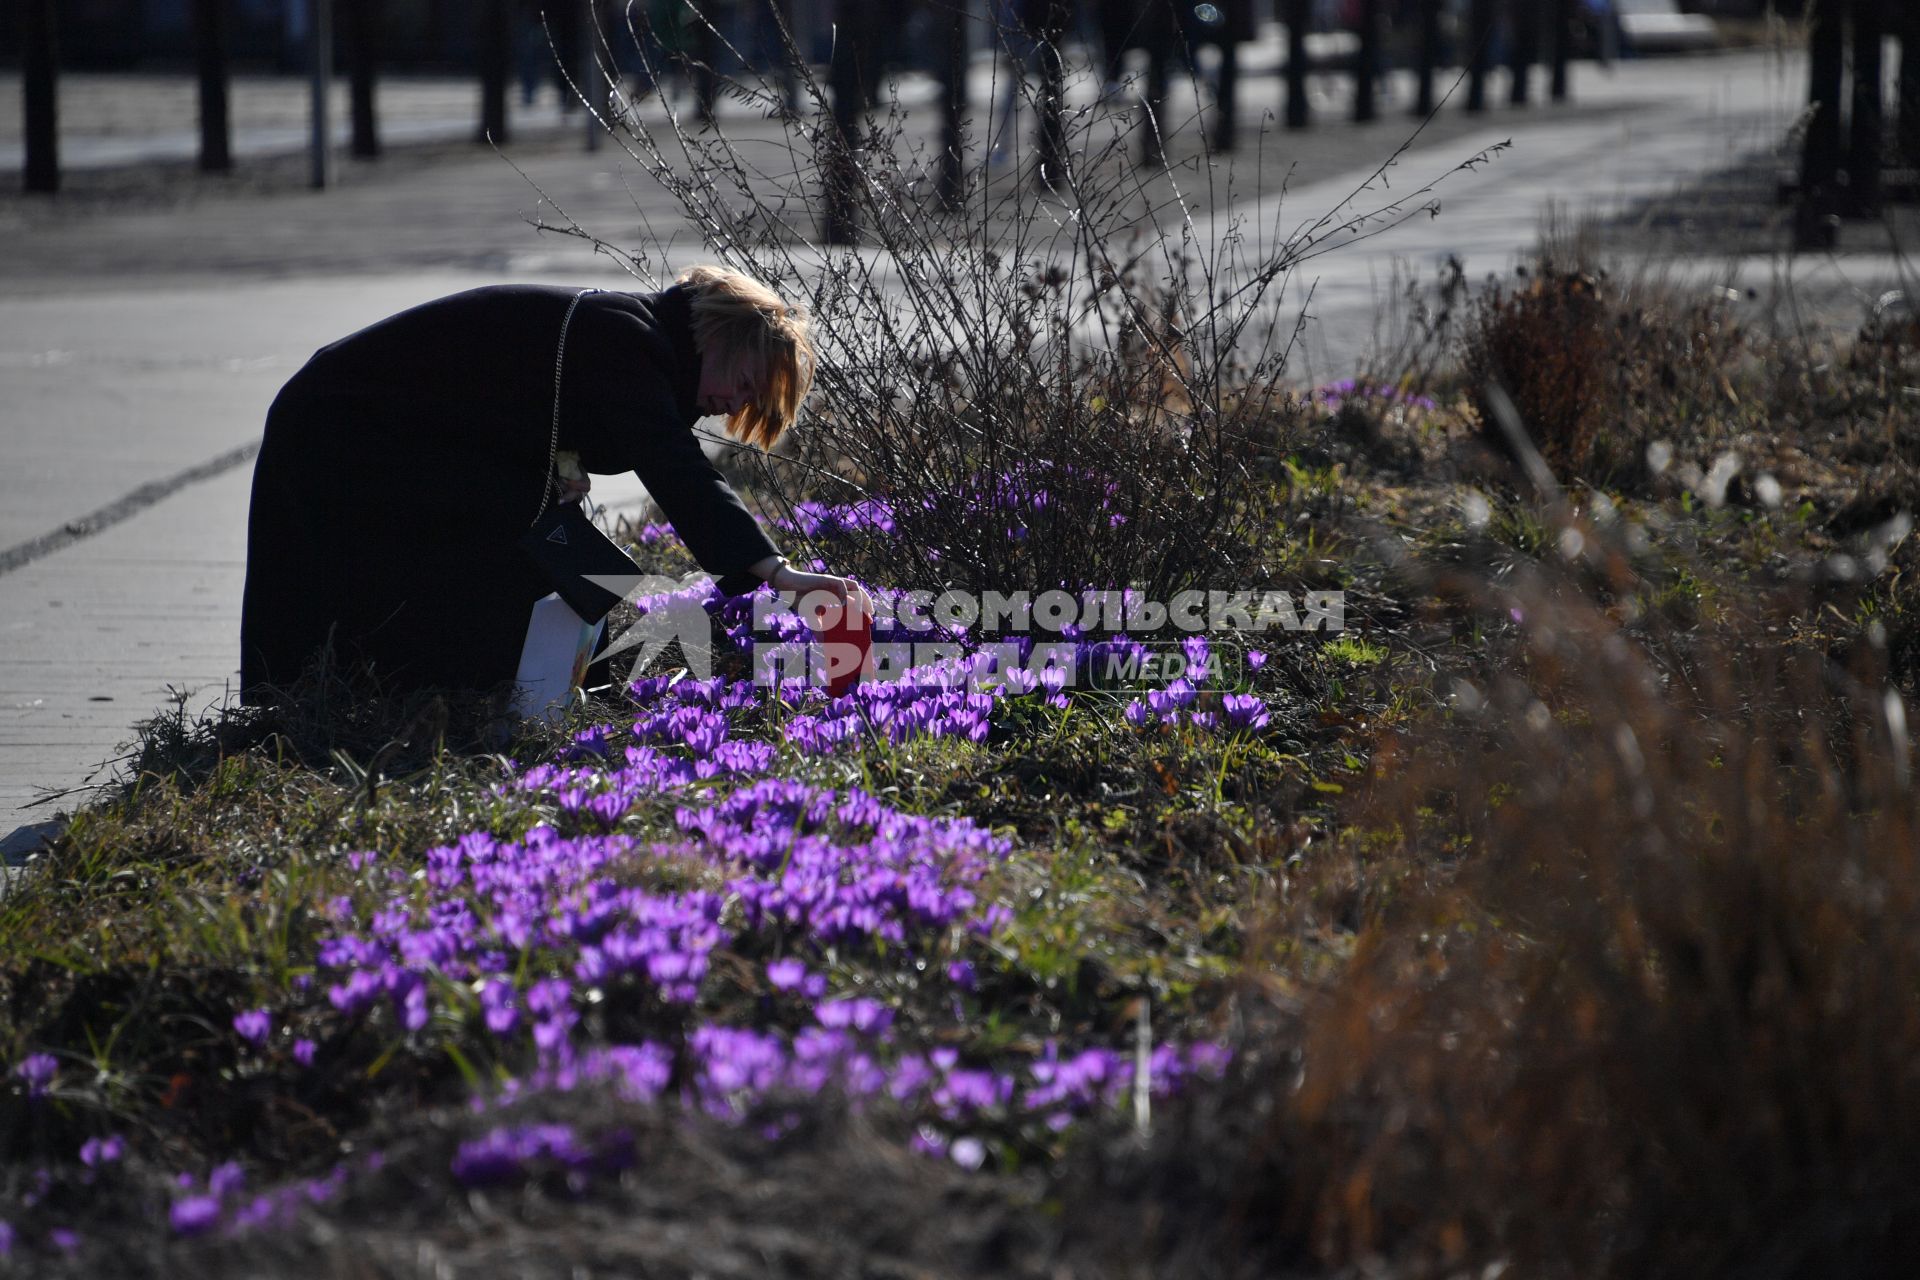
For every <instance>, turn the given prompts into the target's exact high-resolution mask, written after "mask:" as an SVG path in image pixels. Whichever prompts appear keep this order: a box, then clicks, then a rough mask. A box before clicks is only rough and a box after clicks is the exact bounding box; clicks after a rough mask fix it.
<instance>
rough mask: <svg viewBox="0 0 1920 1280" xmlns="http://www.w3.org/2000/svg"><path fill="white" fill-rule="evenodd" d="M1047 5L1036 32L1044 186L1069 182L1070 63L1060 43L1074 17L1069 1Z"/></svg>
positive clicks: (1037, 174) (1049, 0)
mask: <svg viewBox="0 0 1920 1280" xmlns="http://www.w3.org/2000/svg"><path fill="white" fill-rule="evenodd" d="M1044 5H1045V7H1044V8H1043V9H1042V10H1041V19H1040V30H1039V31H1037V32H1035V33H1034V34H1035V35H1037V36H1039V38H1040V102H1039V104H1038V105H1039V108H1040V110H1039V116H1040V137H1039V139H1038V144H1039V145H1038V148H1037V150H1038V159H1039V164H1038V165H1037V166H1036V167H1035V170H1034V178H1035V180H1036V181H1037V182H1038V183H1039V184H1040V185H1041V186H1043V187H1060V186H1063V185H1064V184H1065V182H1066V172H1065V165H1066V160H1067V133H1066V106H1067V66H1066V61H1065V59H1064V58H1062V56H1061V46H1062V45H1064V44H1065V43H1066V41H1067V28H1068V26H1069V25H1070V24H1071V22H1072V20H1073V16H1072V13H1071V11H1070V10H1069V9H1068V8H1067V0H1044Z"/></svg>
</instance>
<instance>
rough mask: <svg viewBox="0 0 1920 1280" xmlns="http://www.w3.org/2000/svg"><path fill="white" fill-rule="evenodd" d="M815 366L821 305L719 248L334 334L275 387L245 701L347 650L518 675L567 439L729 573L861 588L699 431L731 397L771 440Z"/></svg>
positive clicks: (393, 683)
mask: <svg viewBox="0 0 1920 1280" xmlns="http://www.w3.org/2000/svg"><path fill="white" fill-rule="evenodd" d="M576 297H577V298H578V302H577V305H575V300H576ZM570 306H573V307H574V310H573V312H572V315H571V319H570V320H569V321H568V322H567V327H566V346H565V356H564V361H563V362H562V361H560V360H559V355H560V352H559V343H560V338H561V329H562V321H563V319H566V318H567V316H568V308H569V307H570ZM556 364H559V367H560V372H561V376H560V379H559V385H560V392H559V427H558V439H557V449H556V444H555V437H554V431H553V422H554V403H555V394H554V387H555V369H556ZM812 374H813V349H812V345H811V343H810V341H809V339H808V335H807V328H806V318H805V317H804V315H802V314H801V313H799V312H797V311H796V310H794V309H793V308H791V307H789V306H787V305H786V304H785V303H784V302H782V301H781V300H780V299H779V297H778V296H777V295H775V294H774V293H772V292H771V291H770V290H768V289H766V288H765V287H764V286H763V285H760V284H759V283H758V282H756V281H754V280H752V279H751V278H750V277H747V276H744V275H741V274H739V273H737V272H731V271H726V270H723V269H721V268H717V267H699V268H695V269H694V270H693V271H690V272H688V273H687V274H686V275H683V276H682V277H681V278H680V280H679V281H678V282H677V283H676V284H675V285H674V286H673V287H672V288H670V289H667V290H665V291H663V292H661V293H654V294H633V293H621V292H615V291H610V290H608V291H589V292H584V293H583V292H582V291H580V290H577V289H569V288H555V287H549V286H540V285H499V286H493V287H489V288H482V289H472V290H469V291H467V292H465V293H458V294H454V295H452V296H451V297H447V298H441V299H439V300H437V301H434V302H429V303H426V304H424V305H422V306H418V307H415V308H413V309H412V310H409V311H404V312H401V313H400V314H399V315H396V316H393V317H391V318H389V319H386V320H382V321H381V322H379V323H378V324H375V325H372V326H370V327H368V328H366V329H362V330H361V331H360V332H358V333H356V334H353V335H351V336H350V337H347V338H343V339H341V340H340V341H339V342H336V343H333V344H332V345H330V346H327V347H323V348H321V350H320V351H319V352H317V353H316V354H315V355H314V357H313V358H312V359H311V360H309V361H308V362H307V364H306V366H305V367H304V368H302V369H301V370H300V372H299V373H297V374H295V375H294V377H293V379H292V380H291V381H289V382H288V383H287V385H286V386H285V387H284V388H283V389H282V390H281V392H280V394H279V396H278V397H277V398H276V399H275V400H274V403H273V407H272V408H271V409H270V410H269V411H268V414H267V426H266V434H265V438H264V440H263V441H262V444H261V447H260V457H259V460H258V462H257V463H256V464H255V468H254V478H253V503H252V510H251V513H250V516H249V519H248V527H247V582H246V595H245V599H244V602H243V605H242V611H241V622H240V642H241V659H240V669H241V670H240V683H241V697H242V700H243V701H245V702H249V703H258V702H263V701H267V700H269V698H270V696H271V693H272V691H273V690H274V689H276V688H282V687H285V686H287V685H289V684H291V683H292V682H293V681H294V680H295V679H297V678H298V677H299V676H300V675H301V674H302V672H303V671H304V670H305V669H306V668H307V667H308V665H309V664H310V663H312V662H313V661H314V659H315V658H316V657H317V656H319V655H320V654H321V653H322V652H323V651H325V650H327V649H328V647H329V646H331V651H332V657H333V660H334V661H335V662H336V664H340V665H344V666H346V667H350V668H359V669H367V670H370V671H371V674H372V675H373V676H374V678H375V679H376V680H377V681H378V682H379V684H380V686H381V687H382V688H383V689H385V690H387V691H402V690H408V689H415V688H420V687H424V686H429V685H432V686H438V687H446V688H464V689H490V688H492V687H494V686H497V685H500V684H502V683H503V682H505V681H507V680H510V679H512V677H513V675H514V673H515V670H516V669H517V666H518V662H519V656H520V649H521V646H522V644H523V642H524V640H525V636H526V628H527V621H528V617H529V614H530V613H531V610H532V606H533V603H534V602H535V601H536V600H538V599H539V598H540V597H541V596H543V595H545V594H547V592H548V591H549V590H551V587H550V585H549V584H548V582H547V581H546V580H545V579H544V578H543V577H542V576H541V574H540V573H539V571H538V570H537V569H536V567H535V566H534V565H533V563H532V562H531V561H530V560H529V559H528V558H527V557H526V555H525V553H524V552H522V551H521V549H520V548H519V546H518V545H517V539H518V538H519V537H520V536H521V535H522V534H523V533H525V532H526V531H527V529H528V527H529V526H530V525H531V524H532V522H533V521H534V519H535V518H536V517H537V516H538V515H539V514H540V512H541V511H542V509H543V508H544V507H545V506H546V505H547V504H548V503H549V502H551V501H553V500H554V499H555V497H556V496H558V497H559V498H560V499H562V500H564V499H565V498H566V497H567V496H569V494H568V493H567V492H566V490H565V485H564V482H563V481H562V480H560V479H559V478H558V477H556V476H555V475H554V472H553V461H554V458H553V455H554V454H555V453H556V452H557V453H570V454H575V455H577V456H578V458H579V461H580V463H581V467H582V469H583V470H585V471H587V472H599V473H602V474H611V473H615V472H620V471H634V472H636V473H637V474H638V475H639V477H640V481H641V483H642V484H644V485H645V486H646V488H647V492H648V493H649V494H651V495H652V496H653V498H654V500H655V501H656V502H657V503H659V505H660V509H661V510H662V512H664V513H665V515H666V517H667V520H668V522H669V523H670V524H672V526H673V528H674V531H675V533H677V534H678V535H679V536H680V538H681V540H682V541H683V542H685V543H686V545H687V549H688V550H689V551H691V552H692V553H693V557H694V559H695V560H697V561H698V562H699V564H700V566H701V567H702V568H703V569H705V570H707V571H708V572H709V573H712V574H713V575H714V576H715V577H716V578H718V579H719V582H720V586H721V589H722V590H724V591H727V592H729V593H739V592H742V591H746V590H749V589H751V588H752V587H754V586H755V585H757V584H758V583H759V582H762V581H768V582H770V583H771V585H773V587H774V588H775V589H776V590H782V591H799V592H811V591H816V590H828V591H831V592H833V593H834V594H835V595H837V596H839V597H840V598H841V599H842V600H845V599H846V598H847V596H848V592H849V591H852V592H854V593H855V594H856V595H857V594H858V588H856V587H852V586H851V584H849V583H846V582H845V581H843V580H842V579H840V578H835V577H828V576H826V575H821V574H809V573H801V572H799V571H797V570H795V569H793V568H792V567H791V566H790V565H788V564H787V563H786V561H785V560H784V559H782V558H781V557H780V555H779V553H778V551H777V550H776V549H775V547H774V545H773V543H772V542H771V541H770V540H769V539H768V538H767V535H766V534H765V533H764V532H763V531H762V530H761V528H760V526H759V525H758V524H757V523H756V522H755V521H754V518H753V516H752V515H751V514H750V513H749V512H748V511H747V509H746V507H745V506H743V505H742V504H741V502H740V499H739V498H738V497H737V496H736V495H735V494H734V492H733V490H732V489H731V488H729V487H728V485H727V483H726V481H725V479H724V478H723V477H722V476H721V475H720V472H719V471H718V470H717V469H716V468H715V467H714V466H713V464H712V463H711V462H710V461H708V459H707V457H706V455H705V454H704V453H703V452H702V451H701V448H700V443H699V440H698V439H697V438H696V437H695V435H694V434H693V430H692V428H693V424H694V422H695V421H696V420H697V419H698V418H700V417H702V416H704V415H708V414H723V415H725V416H726V417H727V419H728V422H727V430H728V432H729V434H730V435H733V436H734V437H736V438H738V439H741V440H744V441H746V442H748V443H751V444H755V445H759V446H761V447H767V446H770V445H772V443H773V442H774V441H775V440H777V439H778V438H779V436H780V434H781V432H782V431H783V430H785V428H786V427H787V426H788V425H789V424H790V423H791V421H792V419H793V416H794V413H795V412H796V411H797V409H798V408H799V404H800V401H801V400H802V399H804V398H805V396H806V393H807V389H808V387H809V386H810V384H811V382H812ZM573 496H577V494H575V495H573Z"/></svg>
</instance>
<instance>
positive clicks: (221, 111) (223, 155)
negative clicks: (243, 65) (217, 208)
mask: <svg viewBox="0 0 1920 1280" xmlns="http://www.w3.org/2000/svg"><path fill="white" fill-rule="evenodd" d="M227 3H228V0H193V47H194V68H195V71H196V72H197V73H198V77H199V82H200V171H201V172H202V173H227V172H230V171H231V170H232V168H233V147H232V141H231V139H232V133H233V131H232V127H231V125H230V124H229V120H228V115H227Z"/></svg>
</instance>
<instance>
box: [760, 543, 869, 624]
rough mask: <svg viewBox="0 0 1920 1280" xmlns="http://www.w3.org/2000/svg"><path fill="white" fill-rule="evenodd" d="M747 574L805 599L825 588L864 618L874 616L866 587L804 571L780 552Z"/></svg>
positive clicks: (828, 575)
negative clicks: (793, 564)
mask: <svg viewBox="0 0 1920 1280" xmlns="http://www.w3.org/2000/svg"><path fill="white" fill-rule="evenodd" d="M747 572H748V573H751V574H752V575H753V576H754V577H756V578H758V579H760V580H761V581H762V582H764V583H766V584H767V585H768V586H770V587H772V588H773V589H774V590H775V591H791V592H792V593H793V594H794V595H796V596H798V597H800V598H802V599H805V597H806V596H808V595H809V594H811V593H813V592H815V591H825V592H827V593H829V594H830V595H832V596H833V597H834V598H835V599H837V600H839V601H840V603H841V606H842V607H843V608H845V607H852V608H853V609H855V610H856V611H858V612H859V613H861V614H863V615H864V616H866V617H869V618H871V617H872V616H873V600H872V599H871V598H870V597H869V596H868V595H867V592H866V589H865V588H864V587H862V586H861V585H860V584H859V583H857V582H855V581H854V580H853V579H852V578H836V577H834V576H833V575H831V574H826V573H804V572H802V571H801V570H799V569H796V568H794V567H793V566H792V565H791V564H789V563H788V562H787V558H786V557H785V556H781V555H772V556H768V557H767V558H766V559H764V560H759V561H756V562H755V563H753V564H752V565H750V566H748V569H747Z"/></svg>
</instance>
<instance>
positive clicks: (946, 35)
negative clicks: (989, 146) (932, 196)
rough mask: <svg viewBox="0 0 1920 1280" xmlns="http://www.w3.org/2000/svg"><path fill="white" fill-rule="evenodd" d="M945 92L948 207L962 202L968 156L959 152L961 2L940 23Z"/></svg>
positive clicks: (963, 66) (943, 186) (963, 110)
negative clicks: (963, 174)
mask: <svg viewBox="0 0 1920 1280" xmlns="http://www.w3.org/2000/svg"><path fill="white" fill-rule="evenodd" d="M941 29H942V33H943V34H942V39H943V41H944V44H945V47H944V48H943V49H942V50H941V53H942V55H943V56H942V58H941V64H942V66H943V67H944V68H945V70H944V73H943V76H942V78H943V79H944V80H945V81H946V86H945V90H946V91H945V92H944V93H942V94H941V97H940V199H941V201H942V203H944V204H945V205H946V206H947V207H948V208H949V209H952V208H957V207H958V206H959V203H960V196H961V191H962V189H963V187H964V185H965V184H964V183H963V182H962V180H961V174H962V173H964V172H965V168H966V166H965V160H966V157H965V156H963V155H962V154H961V153H960V148H961V143H962V139H961V136H960V134H961V125H962V123H963V122H964V121H965V120H966V118H967V15H966V10H965V9H964V8H962V7H961V6H959V5H955V6H953V8H952V9H951V10H950V11H949V12H948V13H947V15H946V21H945V22H944V23H943V24H942V25H941Z"/></svg>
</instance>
